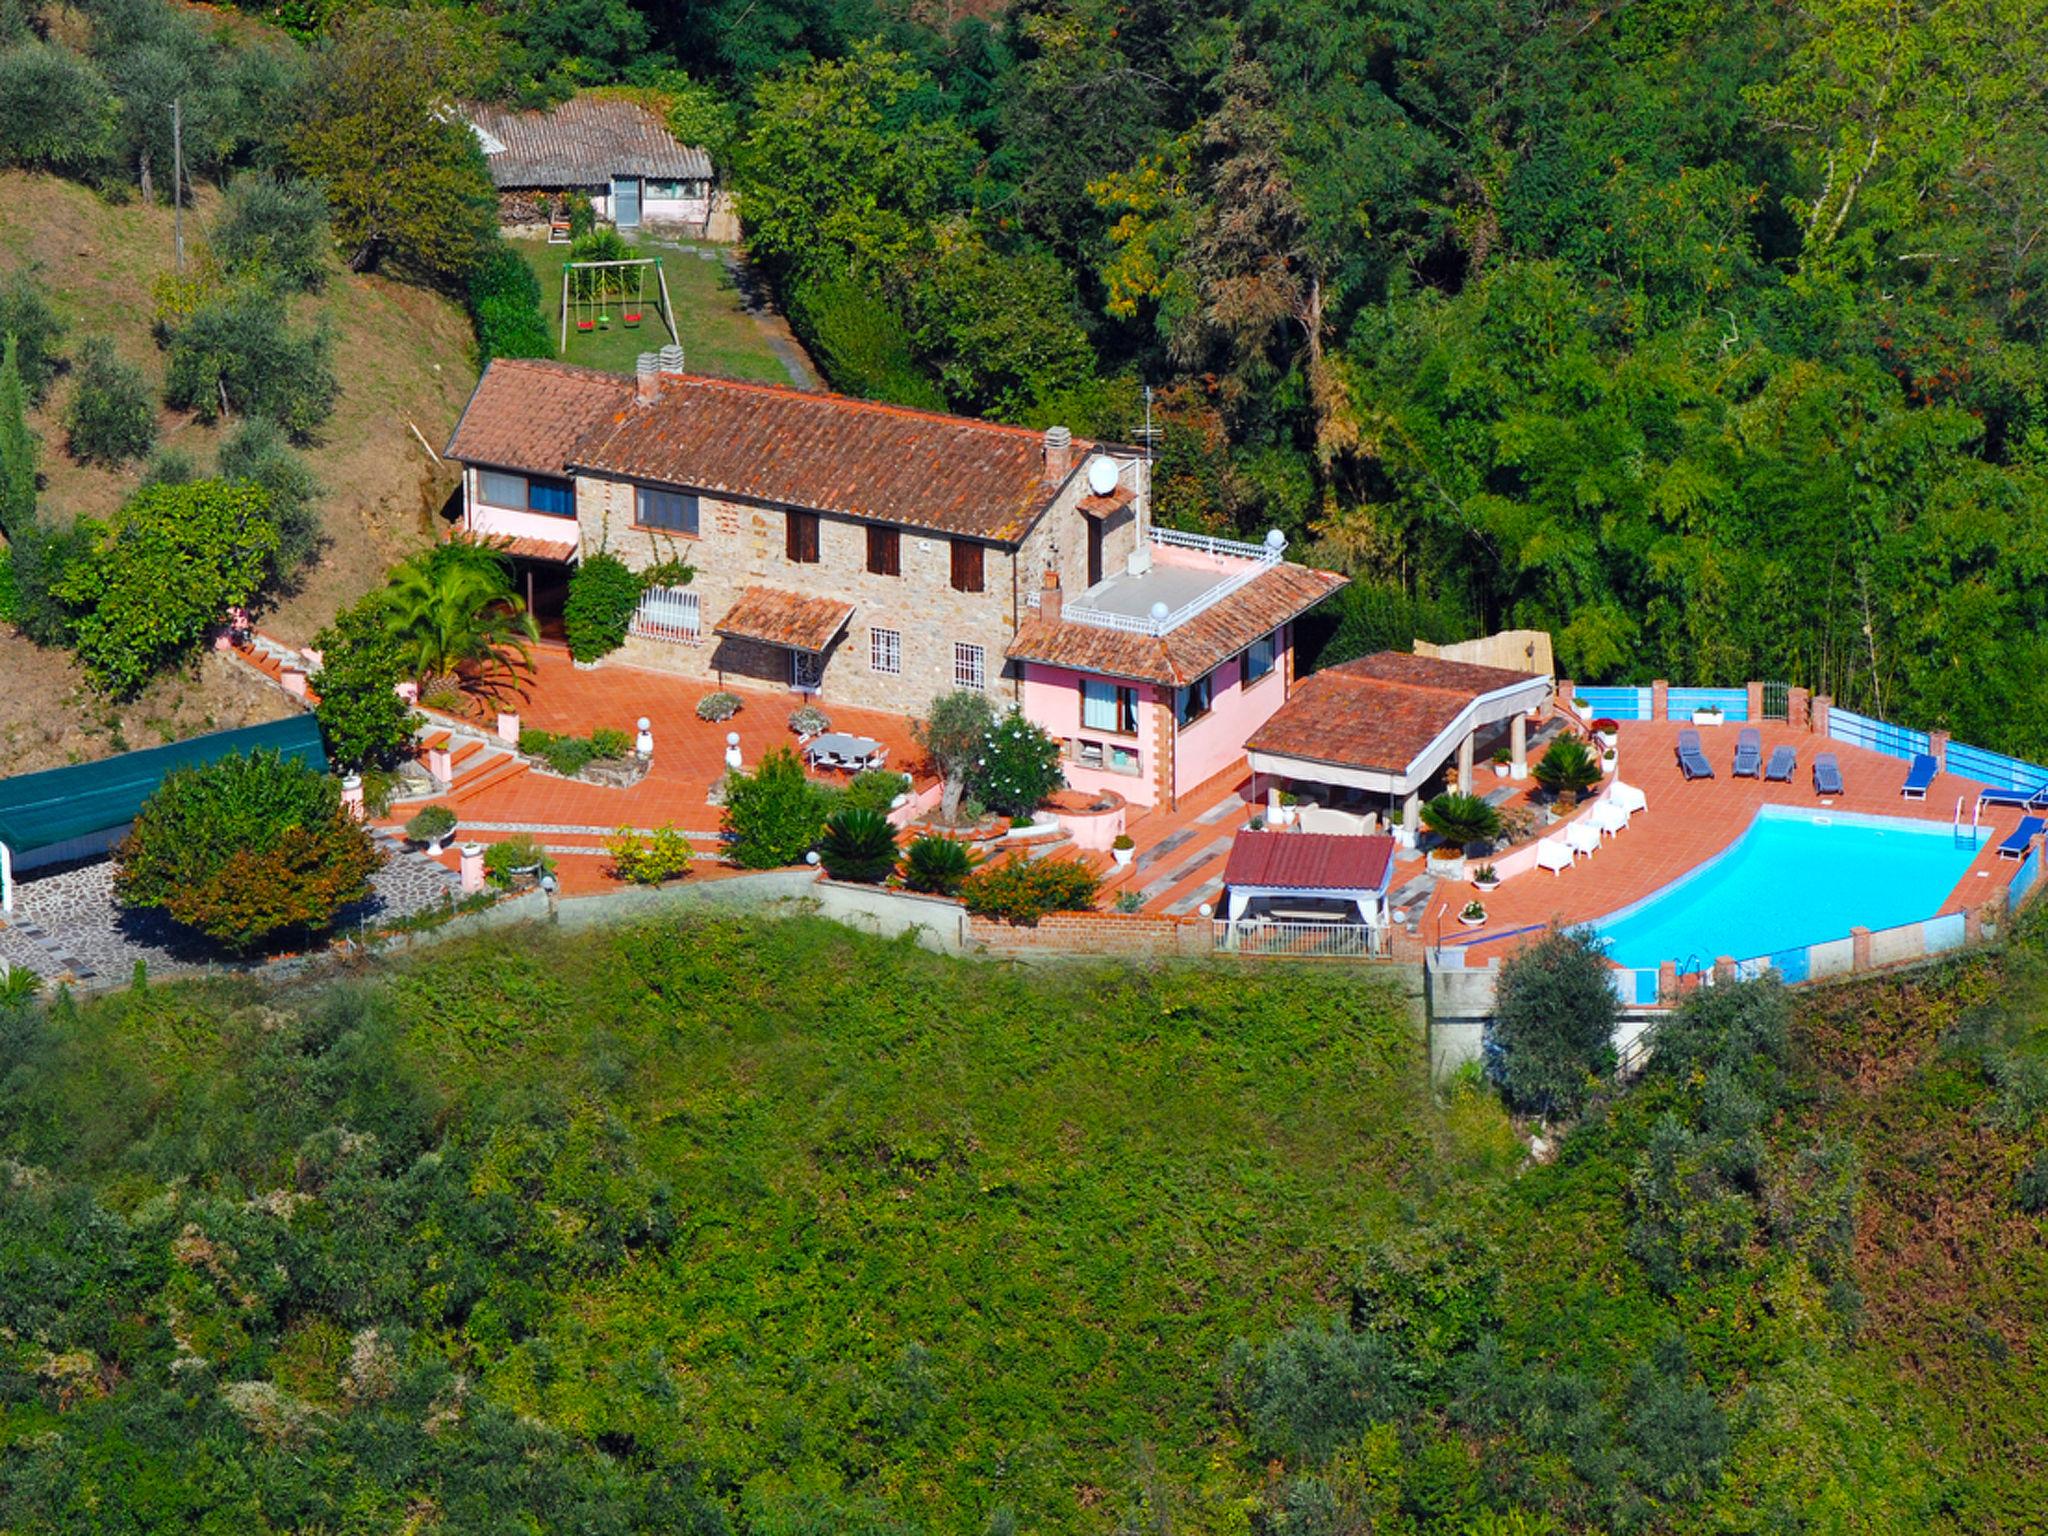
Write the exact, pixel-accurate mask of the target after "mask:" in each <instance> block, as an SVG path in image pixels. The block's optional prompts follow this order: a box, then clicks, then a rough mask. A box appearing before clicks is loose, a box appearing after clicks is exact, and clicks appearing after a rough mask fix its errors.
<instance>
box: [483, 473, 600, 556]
mask: <svg viewBox="0 0 2048 1536" xmlns="http://www.w3.org/2000/svg"><path fill="white" fill-rule="evenodd" d="M463 480H464V482H465V484H464V486H463V497H464V501H465V504H466V505H467V506H468V508H469V531H470V532H471V533H474V534H493V535H498V536H501V537H503V538H508V539H546V540H548V541H549V542H551V543H555V544H574V543H576V542H577V540H578V531H577V527H576V519H575V518H573V517H554V516H551V515H550V514H548V513H546V512H528V511H526V510H525V509H523V508H521V509H518V510H514V509H513V508H511V507H494V506H491V505H490V504H489V503H488V502H485V501H483V500H481V499H480V498H479V497H478V496H477V484H478V476H477V473H476V471H475V470H470V471H468V472H467V473H466V474H465V475H464V476H463Z"/></svg>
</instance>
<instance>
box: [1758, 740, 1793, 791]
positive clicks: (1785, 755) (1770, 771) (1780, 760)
mask: <svg viewBox="0 0 2048 1536" xmlns="http://www.w3.org/2000/svg"><path fill="white" fill-rule="evenodd" d="M1798 767H1799V754H1798V753H1797V752H1796V751H1794V750H1793V749H1792V748H1790V747H1773V748H1771V760H1770V762H1769V763H1767V764H1765V765H1764V777H1765V778H1766V779H1767V780H1769V781H1770V782H1771V783H1773V784H1790V783H1791V782H1792V775H1793V773H1794V772H1796V771H1797V770H1798Z"/></svg>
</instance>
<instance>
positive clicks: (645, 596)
mask: <svg viewBox="0 0 2048 1536" xmlns="http://www.w3.org/2000/svg"><path fill="white" fill-rule="evenodd" d="M633 633H634V634H636V635H640V636H643V637H644V638H646V639H649V640H668V641H673V642H674V643H675V644H677V645H697V644H700V643H702V641H703V639H704V617H703V605H702V604H701V603H700V602H699V601H698V597H697V594H696V593H694V592H690V591H686V590H684V589H683V588H681V587H649V588H648V589H647V590H646V591H645V592H643V593H641V595H640V606H639V607H638V608H637V609H635V610H634V613H633Z"/></svg>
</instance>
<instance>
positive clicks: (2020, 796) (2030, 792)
mask: <svg viewBox="0 0 2048 1536" xmlns="http://www.w3.org/2000/svg"><path fill="white" fill-rule="evenodd" d="M1987 805H2016V806H2018V807H2019V808H2020V809H2021V810H2023V811H2038V810H2043V809H2048V784H2040V785H2036V786H2035V787H2034V788H2033V789H1986V790H1980V791H1978V794H1977V808H1978V809H1979V810H1982V809H1983V808H1984V807H1985V806H1987Z"/></svg>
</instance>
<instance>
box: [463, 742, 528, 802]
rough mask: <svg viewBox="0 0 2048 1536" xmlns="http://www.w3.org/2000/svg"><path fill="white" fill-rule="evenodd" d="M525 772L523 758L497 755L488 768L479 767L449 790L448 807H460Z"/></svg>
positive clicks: (506, 754)
mask: <svg viewBox="0 0 2048 1536" xmlns="http://www.w3.org/2000/svg"><path fill="white" fill-rule="evenodd" d="M526 771H527V764H526V759H525V758H523V757H515V756H513V755H512V754H511V753H509V752H503V753H499V754H498V755H497V756H496V757H494V758H492V759H491V760H490V762H489V764H488V766H483V767H480V768H479V769H478V770H477V771H476V772H474V773H472V774H470V775H468V776H467V777H465V778H463V779H461V780H460V781H458V782H457V783H456V784H455V785H454V786H453V787H452V788H451V789H450V790H449V792H448V794H447V796H446V798H447V801H448V803H449V804H450V805H461V804H462V803H463V802H464V801H466V800H471V799H474V798H475V797H476V796H477V795H480V794H482V793H483V792H484V791H485V790H487V789H491V788H493V787H495V786H496V785H499V784H504V783H506V782H508V781H510V780H512V779H516V778H518V777H520V776H521V775H522V774H524V773H525V772H526Z"/></svg>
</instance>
